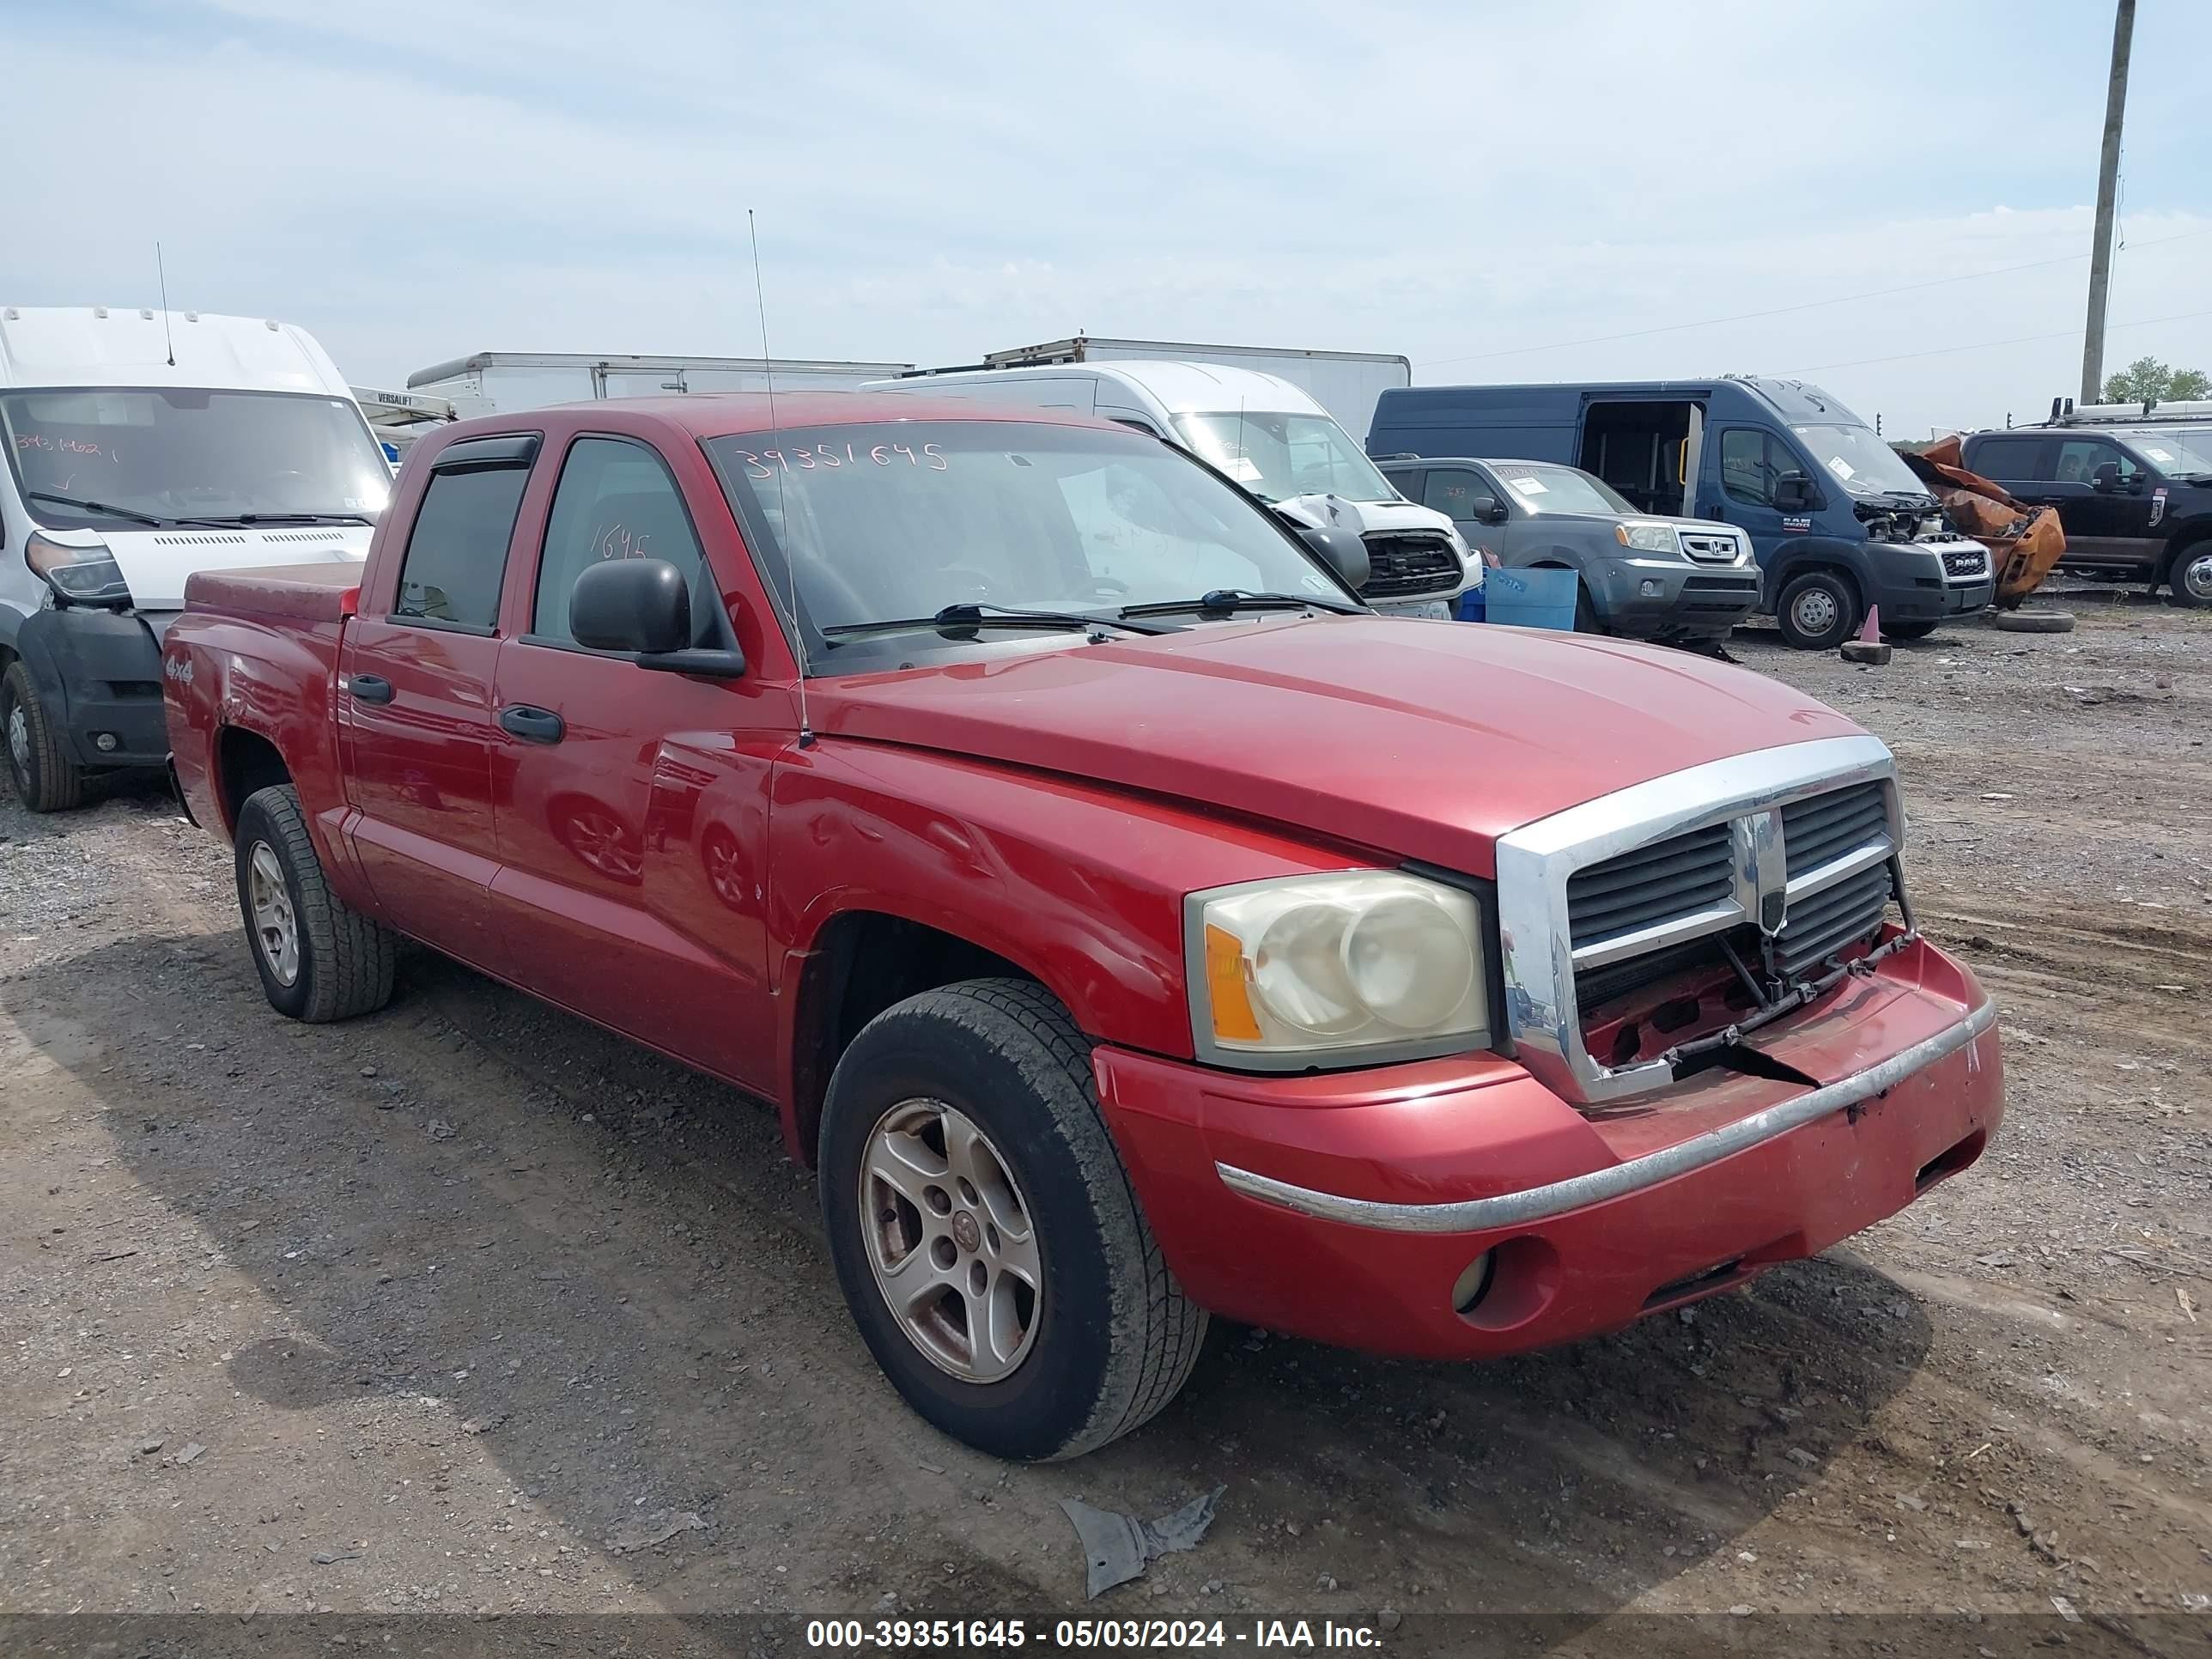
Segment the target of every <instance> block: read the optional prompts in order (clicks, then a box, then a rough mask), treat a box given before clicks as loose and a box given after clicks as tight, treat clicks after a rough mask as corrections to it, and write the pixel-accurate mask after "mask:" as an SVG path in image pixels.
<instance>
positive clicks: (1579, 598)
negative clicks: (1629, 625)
mask: <svg viewBox="0 0 2212 1659" xmlns="http://www.w3.org/2000/svg"><path fill="white" fill-rule="evenodd" d="M1575 632H1576V633H1577V634H1610V633H1611V632H1613V630H1612V629H1609V628H1607V626H1606V625H1605V624H1604V623H1602V622H1601V621H1600V620H1599V619H1598V614H1597V607H1596V606H1595V605H1592V604H1591V603H1590V591H1589V583H1588V582H1586V581H1584V580H1582V578H1581V577H1579V576H1577V578H1576V579H1575Z"/></svg>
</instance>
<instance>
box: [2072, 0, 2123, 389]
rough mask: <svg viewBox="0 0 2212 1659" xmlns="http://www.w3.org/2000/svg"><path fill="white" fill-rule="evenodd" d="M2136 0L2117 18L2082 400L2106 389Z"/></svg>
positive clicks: (2100, 170) (2101, 161)
mask: <svg viewBox="0 0 2212 1659" xmlns="http://www.w3.org/2000/svg"><path fill="white" fill-rule="evenodd" d="M2135 33H2136V0H2119V9H2118V13H2117V14H2116V15H2114V17H2113V19H2112V79H2111V81H2110V82H2107V83H2106V88H2105V148H2104V153H2103V155H2101V156H2100V157H2099V159H2098V163H2097V240H2096V244H2095V246H2093V247H2091V248H2090V250H2089V320H2088V326H2087V328H2086V329H2085V330H2084V331H2083V333H2082V336H2081V399H2080V401H2081V402H2082V403H2084V404H2093V403H2096V402H2098V401H2099V400H2100V398H2101V397H2102V396H2103V392H2104V386H2105V297H2106V292H2107V290H2108V289H2110V288H2111V286H2112V197H2113V195H2114V194H2115V192H2116V191H2117V188H2118V183H2119V176H2120V124H2121V118H2122V117H2124V115H2125V114H2126V113H2127V107H2128V48H2129V47H2130V45H2131V44H2132V43H2133V41H2134V40H2135Z"/></svg>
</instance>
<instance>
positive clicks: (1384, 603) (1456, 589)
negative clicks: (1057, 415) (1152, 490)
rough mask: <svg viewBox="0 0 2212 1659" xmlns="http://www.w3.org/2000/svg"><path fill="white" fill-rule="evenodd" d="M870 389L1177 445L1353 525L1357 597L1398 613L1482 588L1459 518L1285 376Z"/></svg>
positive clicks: (1292, 508)
mask: <svg viewBox="0 0 2212 1659" xmlns="http://www.w3.org/2000/svg"><path fill="white" fill-rule="evenodd" d="M866 389H867V390H869V391H895V392H927V393H930V394H932V395H934V396H942V395H945V394H951V395H952V396H955V397H961V398H975V399H976V400H977V401H979V402H984V403H997V404H1015V405H1018V406H1019V407H1022V408H1026V409H1073V410H1081V411H1082V412H1083V413H1085V414H1086V415H1097V416H1103V417H1104V418H1106V419H1108V420H1111V421H1119V422H1121V424H1122V425H1124V426H1128V427H1134V428H1136V429H1137V430H1138V431H1139V432H1146V433H1149V434H1151V435H1152V436H1153V437H1155V438H1159V439H1163V440H1164V441H1167V442H1169V443H1173V444H1179V445H1181V446H1182V447H1183V448H1185V449H1187V450H1188V451H1190V452H1191V453H1193V454H1194V455H1196V456H1198V457H1199V458H1200V459H1201V460H1203V461H1205V462H1206V463H1207V464H1208V465H1211V466H1213V467H1215V468H1218V470H1219V471H1221V472H1223V473H1225V475H1227V476H1228V477H1231V478H1232V479H1234V480H1235V481H1236V482H1237V483H1240V484H1242V485H1243V486H1244V488H1245V489H1249V490H1250V491H1251V492H1252V494H1254V495H1257V496H1258V497H1259V498H1260V499H1261V501H1265V502H1266V503H1267V505H1268V506H1269V507H1273V509H1274V510H1275V511H1276V512H1277V513H1279V514H1280V515H1281V516H1282V517H1283V518H1285V520H1289V521H1291V523H1293V524H1296V525H1303V526H1310V527H1312V528H1316V529H1324V528H1328V527H1329V526H1338V527H1340V528H1344V529H1349V530H1353V531H1356V532H1358V535H1359V538H1360V539H1361V540H1362V541H1363V542H1364V543H1365V544H1366V545H1367V562H1368V570H1369V574H1368V579H1367V583H1366V586H1364V587H1363V588H1361V589H1360V597H1361V598H1362V599H1365V600H1366V601H1367V603H1368V604H1369V605H1372V606H1373V607H1374V608H1375V609H1376V610H1377V611H1385V612H1388V613H1389V614H1391V615H1394V616H1412V617H1432V618H1437V619H1443V618H1447V617H1450V616H1451V615H1452V614H1453V612H1454V610H1455V605H1456V601H1457V599H1458V596H1459V594H1460V592H1462V589H1465V588H1469V587H1475V586H1480V584H1481V581H1482V562H1481V561H1480V559H1477V558H1474V557H1473V556H1471V555H1469V553H1468V550H1467V544H1466V543H1465V542H1463V541H1462V540H1461V539H1460V536H1459V532H1457V531H1456V530H1455V529H1454V528H1453V527H1452V521H1451V520H1449V518H1447V517H1445V516H1444V515H1443V513H1438V512H1435V511H1433V510H1431V508H1428V507H1416V506H1414V505H1413V503H1412V502H1411V501H1407V500H1406V499H1405V498H1404V497H1403V496H1401V495H1399V494H1398V492H1397V490H1396V489H1395V488H1393V487H1392V485H1391V484H1390V483H1389V480H1388V479H1386V478H1384V477H1383V474H1382V472H1381V471H1379V470H1378V469H1377V468H1376V465H1375V463H1374V462H1372V461H1370V460H1369V459H1367V456H1366V454H1365V453H1364V451H1362V450H1361V448H1360V447H1359V446H1358V444H1356V443H1354V442H1353V441H1352V436H1351V435H1350V434H1349V433H1347V432H1346V431H1345V429H1344V428H1342V427H1340V426H1339V425H1338V424H1337V423H1336V422H1335V420H1334V418H1332V417H1331V416H1330V415H1329V413H1328V410H1325V409H1323V408H1322V406H1321V405H1320V404H1317V403H1316V402H1315V401H1314V400H1313V399H1312V398H1310V397H1308V396H1307V395H1306V394H1305V392H1303V391H1301V390H1300V389H1299V388H1298V387H1297V386H1292V385H1291V383H1290V382H1289V381H1288V380H1284V379H1282V378H1281V377H1280V376H1279V375H1274V374H1261V373H1259V372H1257V371H1256V370H1253V369H1249V368H1231V367H1228V366H1226V365H1224V364H1219V363H1194V362H1158V361H1153V360H1138V361H1133V362H1077V363H1056V364H1051V365H1048V366H1042V367H1037V368H969V369H933V370H925V371H923V372H922V373H921V374H907V375H902V376H900V377H899V378H898V379H896V380H878V381H876V382H874V383H873V384H872V386H869V387H867V388H866Z"/></svg>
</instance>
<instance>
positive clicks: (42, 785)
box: [0, 662, 84, 812]
mask: <svg viewBox="0 0 2212 1659" xmlns="http://www.w3.org/2000/svg"><path fill="white" fill-rule="evenodd" d="M0 734H4V736H5V743H6V746H7V750H8V775H9V779H10V780H12V781H13V782H14V783H15V794H16V798H17V799H20V800H21V802H22V803H23V805H25V806H27V807H28V808H29V809H30V810H31V811H33V812H59V811H66V810H67V809H68V808H70V807H72V806H75V805H77V804H78V803H80V802H81V801H82V800H83V799H84V769H83V768H82V766H79V765H78V764H77V763H76V760H75V759H74V758H72V757H71V756H70V752H69V750H68V748H67V747H66V746H65V745H64V743H63V741H62V734H61V733H60V732H58V731H57V730H56V729H55V728H54V724H53V722H52V720H49V719H48V718H47V715H46V705H45V704H43V703H41V702H40V701H39V688H38V687H37V686H35V685H33V684H31V671H30V670H29V669H27V668H26V667H24V666H23V665H22V664H21V663H20V662H14V663H10V664H9V665H8V671H7V673H6V674H4V675H0Z"/></svg>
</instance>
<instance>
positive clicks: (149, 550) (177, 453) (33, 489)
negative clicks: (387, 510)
mask: <svg viewBox="0 0 2212 1659" xmlns="http://www.w3.org/2000/svg"><path fill="white" fill-rule="evenodd" d="M0 440H4V441H5V443H6V445H7V452H8V459H7V466H6V468H5V470H4V471H0V734H4V742H0V747H4V749H5V751H6V754H7V764H8V769H9V775H11V777H12V778H13V780H14V782H15V793H17V795H18V796H20V797H21V799H22V801H23V803H24V805H27V806H28V807H30V808H31V809H32V810H33V811H41V812H45V811H54V810H55V809H57V808H59V807H64V806H73V805H76V802H77V801H78V799H80V798H81V797H82V792H83V787H84V783H85V780H86V779H87V778H88V776H91V775H95V774H98V773H101V772H106V771H115V770H120V769H125V768H134V767H137V768H161V767H163V766H166V765H167V762H168V755H169V739H168V733H167V730H166V728H165V727H164V726H163V724H162V715H161V635H162V634H163V633H164V632H165V631H166V630H167V627H168V624H169V621H170V619H171V617H173V616H174V615H175V614H176V612H177V611H179V610H180V609H181V608H182V607H183V605H184V601H185V578H186V577H188V576H190V575H191V574H192V573H193V572H194V571H197V570H204V569H227V568H238V567H244V566H254V565H285V564H307V563H319V562H325V561H333V560H337V561H343V560H352V561H354V562H359V561H360V560H361V559H362V557H364V556H366V555H367V553H368V538H369V532H370V530H371V529H372V527H373V526H374V522H375V519H376V515H377V514H378V513H380V512H382V511H383V509H384V505H385V502H386V499H387V498H388V497H389V495H390V493H391V488H392V473H391V470H390V469H389V468H388V467H387V466H386V465H385V460H384V456H383V453H382V452H381V451H380V449H379V448H378V447H377V445H376V442H375V441H374V439H372V438H371V437H370V435H369V431H368V424H367V422H364V421H363V420H362V414H361V410H360V408H359V407H358V406H357V405H356V404H355V402H354V400H353V398H352V397H351V396H350V395H349V392H348V391H347V387H346V383H345V380H344V379H343V377H342V376H341V375H340V374H338V372H337V368H335V367H334V366H333V365H332V364H331V360H330V358H329V357H328V356H325V353H324V351H323V349H322V348H321V347H320V346H319V345H317V344H316V343H315V342H314V341H313V338H311V337H309V336H308V335H307V333H306V332H305V331H302V330H301V329H298V328H294V327H292V326H290V325H287V324H283V323H278V322H274V321H268V320H264V319H260V318H256V317H216V316H210V315H209V314H207V313H203V312H196V311H173V312H168V313H163V312H161V311H154V310H137V309H125V308H122V307H107V306H69V307H37V308H34V307H17V306H7V307H0Z"/></svg>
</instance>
